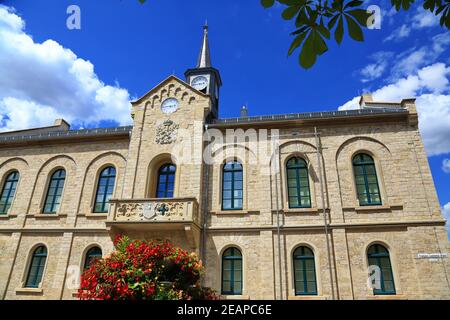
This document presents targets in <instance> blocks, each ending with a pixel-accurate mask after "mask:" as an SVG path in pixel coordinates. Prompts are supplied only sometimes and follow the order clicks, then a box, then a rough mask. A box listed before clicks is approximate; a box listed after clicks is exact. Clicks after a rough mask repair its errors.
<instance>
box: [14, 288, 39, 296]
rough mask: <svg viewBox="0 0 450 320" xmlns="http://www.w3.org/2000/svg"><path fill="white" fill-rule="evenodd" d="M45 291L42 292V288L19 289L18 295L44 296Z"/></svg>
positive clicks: (17, 290)
mask: <svg viewBox="0 0 450 320" xmlns="http://www.w3.org/2000/svg"><path fill="white" fill-rule="evenodd" d="M43 293H44V290H42V288H17V289H16V294H19V295H21V294H25V295H27V294H36V295H40V294H43Z"/></svg>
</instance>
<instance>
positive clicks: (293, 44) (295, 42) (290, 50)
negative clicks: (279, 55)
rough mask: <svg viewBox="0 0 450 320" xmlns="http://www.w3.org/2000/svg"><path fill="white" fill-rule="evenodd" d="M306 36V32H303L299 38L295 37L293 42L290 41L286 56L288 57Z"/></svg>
mask: <svg viewBox="0 0 450 320" xmlns="http://www.w3.org/2000/svg"><path fill="white" fill-rule="evenodd" d="M307 34H308V32H303V33H301V34H300V35H299V36H297V37H296V38H295V39H294V41H292V44H291V46H290V48H289V50H288V56H290V55H291V54H292V53H293V52H294V51H295V49H297V48H298V47H299V46H300V45H301V44H302V42H303V40H304V39H305V37H306V35H307Z"/></svg>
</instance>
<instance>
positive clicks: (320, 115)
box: [210, 108, 408, 125]
mask: <svg viewBox="0 0 450 320" xmlns="http://www.w3.org/2000/svg"><path fill="white" fill-rule="evenodd" d="M398 113H408V110H406V109H403V108H374V109H371V108H367V109H357V110H346V111H323V112H306V113H290V114H279V115H268V116H255V117H241V118H229V119H213V120H211V122H210V123H211V124H213V125H214V124H217V125H227V124H243V123H260V122H274V121H286V120H307V119H328V118H342V117H356V116H371V115H379V114H398Z"/></svg>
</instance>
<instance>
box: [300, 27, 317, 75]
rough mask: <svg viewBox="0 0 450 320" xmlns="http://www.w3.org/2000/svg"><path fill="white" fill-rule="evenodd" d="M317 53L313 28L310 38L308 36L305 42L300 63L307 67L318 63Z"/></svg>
mask: <svg viewBox="0 0 450 320" xmlns="http://www.w3.org/2000/svg"><path fill="white" fill-rule="evenodd" d="M316 59H317V54H316V52H315V51H314V32H313V30H311V32H310V33H309V36H308V38H306V41H305V43H304V44H303V47H302V51H301V52H300V65H301V66H302V67H303V68H305V69H309V68H311V67H312V66H313V65H314V63H316Z"/></svg>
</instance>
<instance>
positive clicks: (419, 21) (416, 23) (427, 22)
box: [412, 7, 439, 29]
mask: <svg viewBox="0 0 450 320" xmlns="http://www.w3.org/2000/svg"><path fill="white" fill-rule="evenodd" d="M437 25H439V16H435V15H434V14H433V13H432V12H430V11H428V10H424V9H423V8H422V7H418V8H417V10H416V14H415V15H414V16H413V17H412V28H413V29H421V28H428V27H434V26H437Z"/></svg>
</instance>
